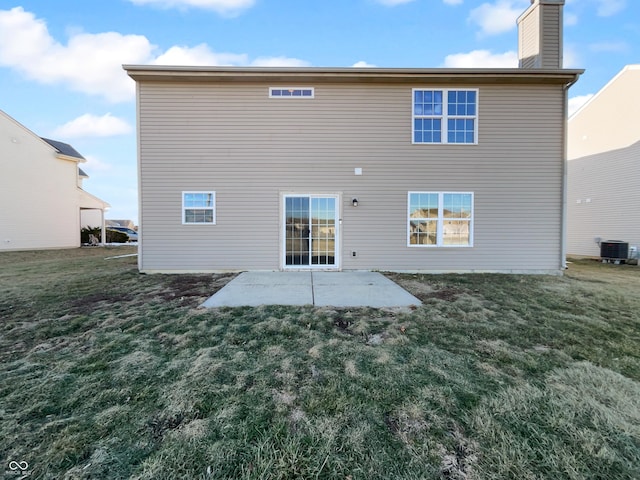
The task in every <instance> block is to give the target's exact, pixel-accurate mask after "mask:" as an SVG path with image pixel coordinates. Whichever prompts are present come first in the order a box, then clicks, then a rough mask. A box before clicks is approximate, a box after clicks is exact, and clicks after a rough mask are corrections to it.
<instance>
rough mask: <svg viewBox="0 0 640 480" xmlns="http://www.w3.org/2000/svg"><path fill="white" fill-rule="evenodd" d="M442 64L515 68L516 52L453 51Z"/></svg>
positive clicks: (516, 61)
mask: <svg viewBox="0 0 640 480" xmlns="http://www.w3.org/2000/svg"><path fill="white" fill-rule="evenodd" d="M444 66H445V67H447V68H516V67H517V66H518V54H517V53H516V52H513V51H509V52H505V53H491V52H490V51H489V50H474V51H472V52H469V53H454V54H452V55H447V56H446V58H445V59H444Z"/></svg>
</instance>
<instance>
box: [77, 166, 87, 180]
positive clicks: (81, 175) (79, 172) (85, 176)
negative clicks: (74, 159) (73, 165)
mask: <svg viewBox="0 0 640 480" xmlns="http://www.w3.org/2000/svg"><path fill="white" fill-rule="evenodd" d="M78 176H79V177H83V178H89V175H87V174H86V173H85V171H84V170H82V169H81V168H80V167H78Z"/></svg>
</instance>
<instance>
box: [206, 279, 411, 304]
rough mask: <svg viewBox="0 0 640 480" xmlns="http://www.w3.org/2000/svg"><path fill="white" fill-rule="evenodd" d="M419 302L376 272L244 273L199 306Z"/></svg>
mask: <svg viewBox="0 0 640 480" xmlns="http://www.w3.org/2000/svg"><path fill="white" fill-rule="evenodd" d="M420 303H421V302H420V300H418V299H417V298H416V297H414V296H413V295H411V294H410V293H409V292H407V291H406V290H404V289H403V288H402V287H400V286H399V285H398V284H396V283H395V282H393V281H391V280H389V279H388V278H387V277H385V276H384V275H382V274H380V273H377V272H362V271H357V272H309V271H307V272H244V273H241V274H240V275H238V276H237V277H236V278H234V279H233V280H232V281H230V282H229V283H228V284H227V285H225V286H224V287H223V288H222V289H220V290H219V291H218V292H217V293H216V294H215V295H213V296H212V297H210V298H209V299H207V300H206V301H205V302H204V303H203V304H202V305H201V306H202V307H205V308H216V307H241V306H258V305H315V306H333V307H375V308H380V307H410V306H413V305H420Z"/></svg>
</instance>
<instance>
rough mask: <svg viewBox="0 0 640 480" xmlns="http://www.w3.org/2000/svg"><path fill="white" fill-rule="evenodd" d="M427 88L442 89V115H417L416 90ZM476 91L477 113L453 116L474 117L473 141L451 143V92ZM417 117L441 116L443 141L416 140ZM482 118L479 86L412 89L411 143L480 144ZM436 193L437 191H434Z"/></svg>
mask: <svg viewBox="0 0 640 480" xmlns="http://www.w3.org/2000/svg"><path fill="white" fill-rule="evenodd" d="M425 90H433V91H435V90H441V91H442V98H443V101H442V115H416V114H415V112H414V108H415V103H414V98H415V97H416V91H419V92H423V91H425ZM460 91H465V92H476V114H475V115H454V116H453V117H452V118H461V119H465V120H468V119H474V120H475V124H474V129H473V143H449V135H448V133H449V131H448V128H447V123H448V122H447V120H449V111H448V110H449V102H448V101H446V99H447V96H448V95H447V94H448V93H449V92H460ZM416 118H441V119H442V132H441V135H442V141H441V142H416V141H415V138H416V135H415V133H416V132H415V122H414V120H415V119H416ZM479 118H480V89H479V88H444V87H421V88H412V89H411V144H412V145H456V146H468V145H478V123H479ZM434 193H435V192H434Z"/></svg>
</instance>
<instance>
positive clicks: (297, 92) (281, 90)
mask: <svg viewBox="0 0 640 480" xmlns="http://www.w3.org/2000/svg"><path fill="white" fill-rule="evenodd" d="M269 97H270V98H313V97H314V90H313V88H309V87H270V88H269Z"/></svg>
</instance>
